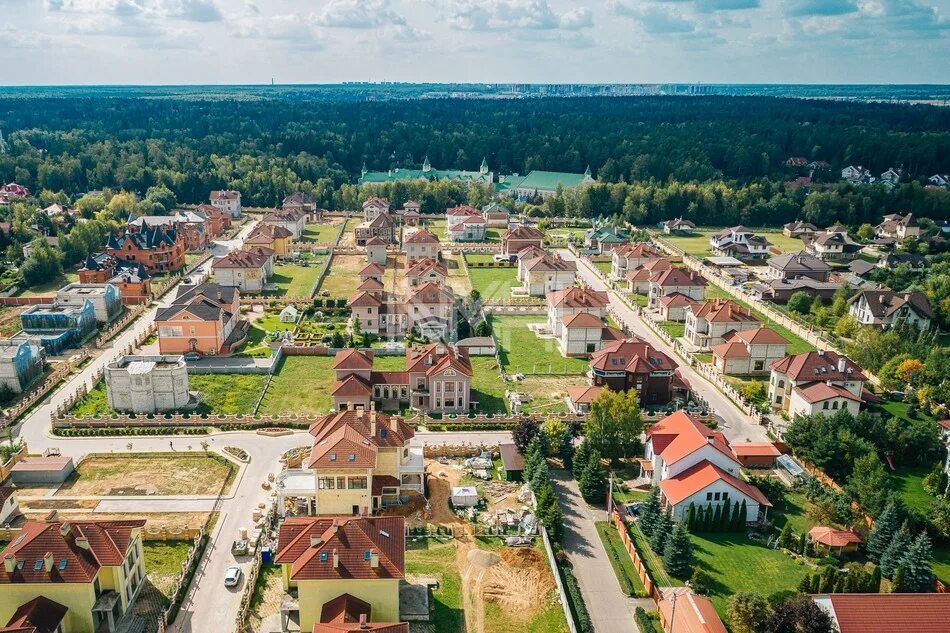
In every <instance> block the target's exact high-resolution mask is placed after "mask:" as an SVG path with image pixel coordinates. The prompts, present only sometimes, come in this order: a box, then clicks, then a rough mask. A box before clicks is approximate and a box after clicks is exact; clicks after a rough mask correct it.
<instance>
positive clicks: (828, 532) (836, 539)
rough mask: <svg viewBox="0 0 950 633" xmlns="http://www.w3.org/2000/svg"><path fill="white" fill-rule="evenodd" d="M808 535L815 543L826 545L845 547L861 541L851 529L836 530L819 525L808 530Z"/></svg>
mask: <svg viewBox="0 0 950 633" xmlns="http://www.w3.org/2000/svg"><path fill="white" fill-rule="evenodd" d="M808 537H809V538H810V539H811V540H813V541H815V542H816V543H821V544H822V545H826V546H828V547H845V546H847V545H851V544H852V543H860V542H861V537H860V536H858V535H857V534H855V533H854V532H852V531H851V530H836V529H834V528H830V527H825V526H821V525H817V526H815V527H813V528H812V529H810V530H808Z"/></svg>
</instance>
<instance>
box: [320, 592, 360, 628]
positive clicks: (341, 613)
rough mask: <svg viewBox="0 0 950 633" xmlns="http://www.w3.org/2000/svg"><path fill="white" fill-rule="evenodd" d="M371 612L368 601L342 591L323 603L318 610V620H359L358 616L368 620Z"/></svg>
mask: <svg viewBox="0 0 950 633" xmlns="http://www.w3.org/2000/svg"><path fill="white" fill-rule="evenodd" d="M371 612H372V606H370V604H369V603H368V602H363V601H362V600H360V599H359V598H357V597H355V596H351V595H350V594H348V593H344V594H340V595H339V596H337V597H336V598H334V599H333V600H330V601H328V602H325V603H324V605H323V609H321V610H320V622H323V623H327V622H337V623H342V622H359V621H360V616H363V617H365V618H366V619H367V620H369V616H370V613H371Z"/></svg>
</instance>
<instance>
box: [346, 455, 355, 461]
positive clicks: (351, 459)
mask: <svg viewBox="0 0 950 633" xmlns="http://www.w3.org/2000/svg"><path fill="white" fill-rule="evenodd" d="M347 461H351V462H355V461H356V453H350V454H349V455H348V456H347Z"/></svg>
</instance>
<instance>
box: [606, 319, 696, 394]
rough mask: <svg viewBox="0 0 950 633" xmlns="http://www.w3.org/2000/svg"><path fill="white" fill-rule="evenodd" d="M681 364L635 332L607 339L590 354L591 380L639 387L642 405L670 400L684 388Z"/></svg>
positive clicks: (617, 387)
mask: <svg viewBox="0 0 950 633" xmlns="http://www.w3.org/2000/svg"><path fill="white" fill-rule="evenodd" d="M678 367H679V365H677V364H676V362H675V361H674V360H673V359H672V358H670V357H669V356H667V355H666V354H664V353H663V352H661V351H658V350H656V349H654V348H653V346H652V345H650V344H649V343H647V342H646V341H644V340H643V339H640V338H637V337H635V336H631V337H629V338H626V339H624V340H621V341H613V342H611V343H607V344H606V345H604V346H603V347H602V348H601V349H600V350H598V351H596V352H594V353H593V354H592V355H591V358H590V374H589V376H590V382H591V384H592V385H593V386H597V387H608V388H610V389H613V390H614V391H626V390H628V389H636V390H637V393H638V395H639V396H640V403H641V405H648V404H666V403H667V402H669V401H670V400H672V398H673V394H674V392H675V391H680V390H683V389H684V385H683V384H682V382H681V381H680V380H677V378H678V377H677V376H676V369H677V368H678Z"/></svg>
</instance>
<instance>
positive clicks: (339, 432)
mask: <svg viewBox="0 0 950 633" xmlns="http://www.w3.org/2000/svg"><path fill="white" fill-rule="evenodd" d="M343 382H344V383H346V382H349V383H350V384H351V385H353V384H360V385H364V386H366V388H367V391H368V393H371V392H372V389H371V388H369V386H368V385H366V383H365V382H364V381H363V380H362V379H361V378H359V377H358V376H356V375H352V374H351V375H350V376H348V377H347V379H346V380H344V381H343ZM334 395H337V394H336V393H334ZM363 395H367V394H363ZM376 455H377V449H376V446H375V445H374V444H373V443H372V442H370V441H369V439H367V438H366V437H364V436H363V434H362V433H360V432H359V431H358V430H357V429H356V428H354V427H353V426H350V425H347V424H344V425H341V426H339V427H337V428H336V429H334V430H333V431H331V432H329V433H327V434H325V435H323V436H322V437H321V438H320V439H318V440H317V441H315V442H314V443H313V448H311V449H310V461H309V462H308V464H307V465H308V466H309V467H310V468H357V469H365V468H376Z"/></svg>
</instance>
